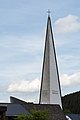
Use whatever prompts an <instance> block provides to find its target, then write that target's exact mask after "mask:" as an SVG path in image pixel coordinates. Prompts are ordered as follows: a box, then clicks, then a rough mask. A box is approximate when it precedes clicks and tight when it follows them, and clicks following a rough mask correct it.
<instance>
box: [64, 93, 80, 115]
mask: <svg viewBox="0 0 80 120" xmlns="http://www.w3.org/2000/svg"><path fill="white" fill-rule="evenodd" d="M62 104H63V109H64V112H65V113H75V114H80V91H79V92H76V93H72V94H69V95H65V96H64V97H62Z"/></svg>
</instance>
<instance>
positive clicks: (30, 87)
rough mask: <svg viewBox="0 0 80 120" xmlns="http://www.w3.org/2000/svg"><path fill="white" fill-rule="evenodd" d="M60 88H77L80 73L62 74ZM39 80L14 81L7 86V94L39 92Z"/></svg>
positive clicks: (79, 81) (79, 82)
mask: <svg viewBox="0 0 80 120" xmlns="http://www.w3.org/2000/svg"><path fill="white" fill-rule="evenodd" d="M60 81H61V86H65V87H67V86H71V87H73V86H75V85H76V86H77V85H79V84H80V72H78V73H74V74H72V75H68V74H63V75H61V77H60ZM39 89H40V80H38V79H35V80H32V81H27V80H21V81H14V82H13V83H11V84H10V85H9V86H8V89H7V91H8V92H39Z"/></svg>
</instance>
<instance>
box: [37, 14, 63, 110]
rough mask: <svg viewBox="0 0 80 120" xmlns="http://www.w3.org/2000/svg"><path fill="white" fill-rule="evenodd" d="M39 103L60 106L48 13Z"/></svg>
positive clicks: (55, 61)
mask: <svg viewBox="0 0 80 120" xmlns="http://www.w3.org/2000/svg"><path fill="white" fill-rule="evenodd" d="M39 103H40V104H59V105H60V106H61V108H62V104H61V89H60V82H59V74H58V66H57V59H56V51H55V45H54V39H53V33H52V27H51V19H50V15H49V14H48V21H47V30H46V39H45V50H44V60H43V69H42V78H41V89H40V99H39Z"/></svg>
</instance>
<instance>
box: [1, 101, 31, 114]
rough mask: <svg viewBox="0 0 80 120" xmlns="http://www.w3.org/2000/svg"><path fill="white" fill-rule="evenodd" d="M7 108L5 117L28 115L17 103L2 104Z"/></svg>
mask: <svg viewBox="0 0 80 120" xmlns="http://www.w3.org/2000/svg"><path fill="white" fill-rule="evenodd" d="M5 105H6V107H7V111H6V116H17V115H20V114H29V112H28V111H27V110H26V109H25V108H24V107H23V106H22V105H21V104H18V103H4V104H3V106H5Z"/></svg>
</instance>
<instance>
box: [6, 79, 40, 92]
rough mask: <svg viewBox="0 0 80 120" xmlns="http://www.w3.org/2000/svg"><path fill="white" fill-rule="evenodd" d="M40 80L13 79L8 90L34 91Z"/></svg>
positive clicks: (36, 89)
mask: <svg viewBox="0 0 80 120" xmlns="http://www.w3.org/2000/svg"><path fill="white" fill-rule="evenodd" d="M39 88H40V81H39V80H38V79H35V80H32V81H27V80H21V81H14V82H13V83H11V84H10V85H9V86H8V89H7V91H8V92H36V91H39Z"/></svg>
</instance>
